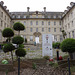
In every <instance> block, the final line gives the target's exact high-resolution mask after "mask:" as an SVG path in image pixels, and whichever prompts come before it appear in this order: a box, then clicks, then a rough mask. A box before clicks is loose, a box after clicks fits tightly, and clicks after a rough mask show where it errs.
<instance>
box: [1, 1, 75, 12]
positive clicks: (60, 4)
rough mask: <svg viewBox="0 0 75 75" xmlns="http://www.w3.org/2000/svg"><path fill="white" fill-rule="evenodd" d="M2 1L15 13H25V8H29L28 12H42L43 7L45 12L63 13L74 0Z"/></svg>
mask: <svg viewBox="0 0 75 75" xmlns="http://www.w3.org/2000/svg"><path fill="white" fill-rule="evenodd" d="M0 1H4V5H6V6H7V9H9V10H10V12H15V11H27V7H30V11H43V7H46V11H60V12H63V11H64V10H65V9H66V7H67V6H70V2H75V0H0Z"/></svg>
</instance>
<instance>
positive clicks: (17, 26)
mask: <svg viewBox="0 0 75 75" xmlns="http://www.w3.org/2000/svg"><path fill="white" fill-rule="evenodd" d="M13 29H14V30H16V31H18V35H20V31H22V30H24V29H25V26H24V25H23V24H22V23H20V22H16V23H15V24H14V25H13Z"/></svg>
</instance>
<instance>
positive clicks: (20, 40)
mask: <svg viewBox="0 0 75 75" xmlns="http://www.w3.org/2000/svg"><path fill="white" fill-rule="evenodd" d="M23 42H24V38H23V37H21V36H15V37H13V38H12V43H14V44H17V45H18V44H22V43H23Z"/></svg>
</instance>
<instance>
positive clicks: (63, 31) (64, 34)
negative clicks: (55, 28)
mask: <svg viewBox="0 0 75 75" xmlns="http://www.w3.org/2000/svg"><path fill="white" fill-rule="evenodd" d="M61 32H62V35H63V38H64V39H65V36H66V32H65V30H62V31H61Z"/></svg>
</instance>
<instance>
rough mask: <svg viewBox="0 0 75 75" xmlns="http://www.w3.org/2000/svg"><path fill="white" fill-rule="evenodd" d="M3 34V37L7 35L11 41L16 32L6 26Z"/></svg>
mask: <svg viewBox="0 0 75 75" xmlns="http://www.w3.org/2000/svg"><path fill="white" fill-rule="evenodd" d="M2 35H3V37H6V38H7V39H8V40H9V42H10V38H11V37H13V36H14V32H13V30H12V29H11V28H5V29H4V30H3V31H2Z"/></svg>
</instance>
